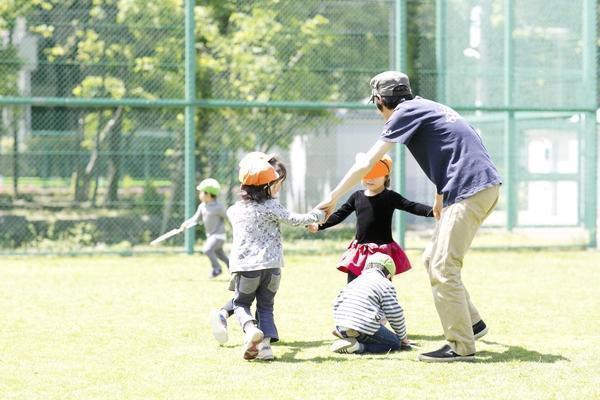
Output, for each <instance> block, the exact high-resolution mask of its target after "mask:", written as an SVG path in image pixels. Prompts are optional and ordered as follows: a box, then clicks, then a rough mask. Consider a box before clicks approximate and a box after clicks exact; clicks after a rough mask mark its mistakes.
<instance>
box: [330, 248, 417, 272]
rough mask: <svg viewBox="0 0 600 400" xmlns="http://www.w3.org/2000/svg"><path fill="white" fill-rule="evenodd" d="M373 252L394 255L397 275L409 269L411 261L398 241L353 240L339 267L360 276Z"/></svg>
mask: <svg viewBox="0 0 600 400" xmlns="http://www.w3.org/2000/svg"><path fill="white" fill-rule="evenodd" d="M373 253H384V254H387V255H388V256H390V257H392V260H394V263H395V264H396V275H397V274H401V273H403V272H406V271H408V270H409V269H410V268H411V266H410V261H408V257H406V253H404V250H402V248H401V247H400V245H399V244H398V243H396V242H391V243H387V244H375V243H362V244H359V243H356V240H353V241H352V243H350V245H349V246H348V250H346V252H345V253H344V255H343V256H342V259H341V260H340V265H339V266H338V269H339V270H340V271H342V272H348V271H350V272H352V273H353V274H354V275H356V276H359V275H360V274H361V272H362V270H363V268H364V267H365V263H366V262H367V257H369V256H370V255H371V254H373Z"/></svg>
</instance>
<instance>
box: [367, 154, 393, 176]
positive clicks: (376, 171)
mask: <svg viewBox="0 0 600 400" xmlns="http://www.w3.org/2000/svg"><path fill="white" fill-rule="evenodd" d="M391 173H392V158H391V157H390V156H388V155H387V154H384V155H383V157H381V160H379V161H377V162H376V163H375V165H374V166H373V168H371V170H370V171H369V173H368V174H366V175H365V176H364V177H363V179H375V178H381V177H382V176H386V175H390V174H391Z"/></svg>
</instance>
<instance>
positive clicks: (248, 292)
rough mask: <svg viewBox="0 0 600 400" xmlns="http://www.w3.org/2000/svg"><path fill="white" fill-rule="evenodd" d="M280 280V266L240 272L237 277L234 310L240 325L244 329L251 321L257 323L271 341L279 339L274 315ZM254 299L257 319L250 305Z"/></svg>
mask: <svg viewBox="0 0 600 400" xmlns="http://www.w3.org/2000/svg"><path fill="white" fill-rule="evenodd" d="M280 280H281V269H280V268H272V269H263V270H259V271H248V272H238V273H237V275H236V278H235V294H234V296H233V307H234V310H233V312H234V314H235V316H236V317H237V319H238V321H239V323H240V326H241V327H242V329H243V328H244V325H245V324H246V323H247V322H249V321H253V322H254V323H257V324H258V328H259V329H260V330H261V331H263V333H264V334H265V337H268V338H271V342H276V341H278V340H279V334H278V333H277V327H276V326H275V319H274V317H273V307H274V305H275V294H276V293H277V290H278V289H279V282H280ZM254 299H256V319H255V318H254V317H253V316H252V313H251V312H250V306H252V303H253V302H254Z"/></svg>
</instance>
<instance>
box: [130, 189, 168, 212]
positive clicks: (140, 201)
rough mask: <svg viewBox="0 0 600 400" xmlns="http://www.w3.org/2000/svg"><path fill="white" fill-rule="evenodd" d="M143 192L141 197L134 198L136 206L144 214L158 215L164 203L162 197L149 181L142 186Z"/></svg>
mask: <svg viewBox="0 0 600 400" xmlns="http://www.w3.org/2000/svg"><path fill="white" fill-rule="evenodd" d="M143 190H144V192H143V193H142V196H141V197H138V198H136V204H137V206H138V207H139V208H140V209H141V210H142V211H143V212H144V213H146V214H149V215H157V214H160V212H161V211H162V208H163V206H164V202H165V198H164V196H163V195H162V194H160V193H159V192H158V190H156V187H155V186H154V185H153V184H152V183H151V182H149V181H148V182H146V183H145V184H144V189H143Z"/></svg>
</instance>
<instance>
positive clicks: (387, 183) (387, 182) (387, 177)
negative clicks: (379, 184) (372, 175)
mask: <svg viewBox="0 0 600 400" xmlns="http://www.w3.org/2000/svg"><path fill="white" fill-rule="evenodd" d="M383 186H385V187H386V188H389V187H390V176H389V175H386V176H385V182H383Z"/></svg>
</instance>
